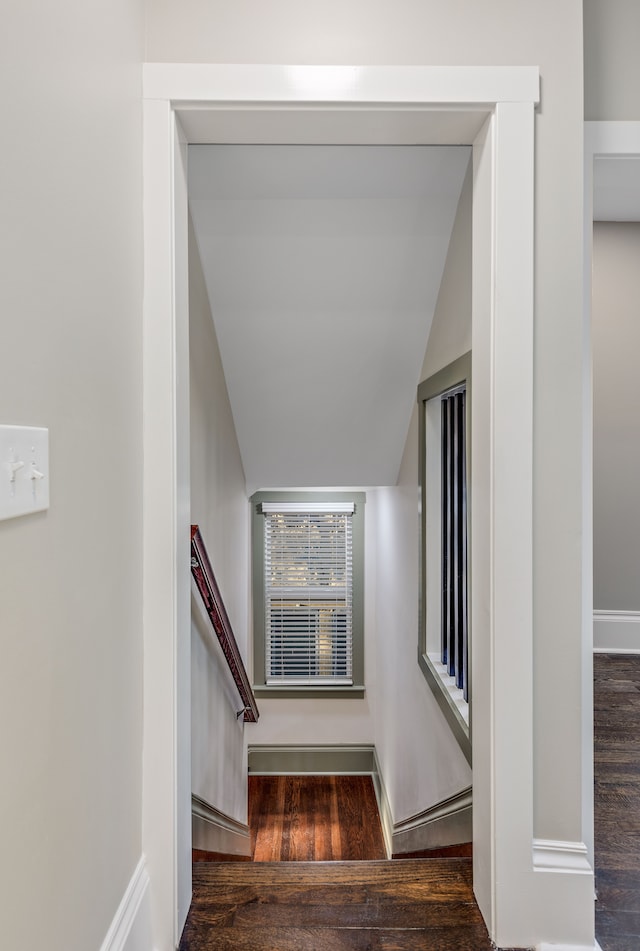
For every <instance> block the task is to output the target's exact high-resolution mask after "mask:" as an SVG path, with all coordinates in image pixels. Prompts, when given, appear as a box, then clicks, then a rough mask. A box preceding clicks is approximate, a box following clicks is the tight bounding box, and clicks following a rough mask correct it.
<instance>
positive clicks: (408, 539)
mask: <svg viewBox="0 0 640 951" xmlns="http://www.w3.org/2000/svg"><path fill="white" fill-rule="evenodd" d="M471 204H472V170H471V162H470V163H469V169H468V171H467V174H466V176H465V180H464V184H463V186H462V191H461V194H460V200H459V202H458V210H457V213H456V218H455V222H454V225H453V230H452V233H451V239H450V242H449V249H448V253H447V259H446V262H445V266H444V271H443V275H442V281H441V284H440V292H439V295H438V301H437V304H436V308H435V312H434V316H433V321H432V324H431V330H430V333H429V341H428V346H427V349H426V354H425V358H424V363H423V367H422V374H421V377H420V380H423V379H426V378H427V377H428V376H430V375H431V374H432V373H434V372H435V371H436V370H439V369H441V368H442V367H443V366H446V365H447V364H448V363H450V362H451V361H452V360H455V359H456V358H457V357H459V356H461V354H463V353H466V352H467V351H468V350H470V349H471ZM416 382H419V381H416ZM372 501H373V503H374V511H375V515H376V535H377V548H378V565H377V573H376V588H375V590H376V631H377V639H376V650H377V654H378V660H377V665H378V668H379V669H380V670H384V671H385V673H386V675H385V677H384V678H381V679H380V680H379V685H378V701H377V706H376V719H375V737H376V748H377V751H378V759H379V762H380V767H381V771H382V775H383V777H384V781H385V784H386V788H387V795H388V797H389V803H390V806H391V812H392V814H393V818H394V821H395V822H400V821H402V820H403V819H406V818H408V817H409V816H412V815H416V814H417V813H419V812H422V811H423V810H425V809H427V808H429V807H430V806H433V805H435V804H436V803H438V802H441V801H442V800H444V799H446V798H448V797H450V796H452V795H454V794H456V793H458V792H460V790H461V789H464V788H465V787H467V786H469V785H470V784H471V770H470V768H469V765H468V763H467V761H466V759H465V757H464V755H463V753H462V751H461V750H460V747H459V746H458V744H457V742H456V740H455V738H454V736H453V734H452V733H451V730H450V729H449V726H448V725H447V722H446V720H445V718H444V716H443V714H442V712H441V710H440V707H439V706H438V703H437V701H436V699H435V697H434V695H433V693H432V691H431V689H430V688H429V685H428V684H427V682H426V680H425V678H424V676H423V674H422V671H421V670H420V668H419V667H418V662H417V659H416V658H417V647H418V602H419V592H418V546H419V522H418V519H419V514H418V512H419V509H418V502H419V490H418V411H417V405H415V406H414V410H413V413H412V418H411V425H410V428H409V433H408V436H407V441H406V445H405V450H404V455H403V460H402V465H401V469H400V476H399V479H398V484H397V485H396V486H389V487H385V488H381V489H378V490H377V491H376V492H375V493H374V494H373V499H372ZM399 683H401V684H402V703H401V704H400V703H398V690H397V685H398V684H399ZM427 724H428V728H427V727H426V725H427Z"/></svg>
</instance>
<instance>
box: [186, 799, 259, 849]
mask: <svg viewBox="0 0 640 951" xmlns="http://www.w3.org/2000/svg"><path fill="white" fill-rule="evenodd" d="M191 838H192V847H193V848H194V849H199V850H202V851H204V852H221V853H225V854H227V855H238V856H246V855H249V856H250V855H251V838H250V835H249V826H248V825H247V824H246V823H243V822H238V820H237V819H232V818H231V816H228V815H226V814H225V813H224V812H221V811H220V810H219V809H216V808H215V807H214V806H212V805H211V804H210V803H208V802H206V801H205V800H204V799H201V798H200V797H199V796H196V795H192V796H191Z"/></svg>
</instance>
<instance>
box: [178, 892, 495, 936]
mask: <svg viewBox="0 0 640 951" xmlns="http://www.w3.org/2000/svg"><path fill="white" fill-rule="evenodd" d="M363 897H364V899H365V900H364V901H361V902H342V901H340V902H333V903H330V904H322V903H317V904H316V903H309V902H308V901H306V900H304V901H303V900H301V898H300V896H299V895H298V894H297V890H296V889H291V890H290V893H289V894H288V895H287V896H286V898H285V897H284V896H281V898H280V900H279V901H277V902H273V903H272V902H261V901H246V900H242V901H240V902H237V903H229V904H226V905H225V904H221V903H219V902H218V903H216V904H212V903H211V902H209V901H208V898H207V896H205V895H202V894H201V895H199V896H194V901H193V905H192V912H193V918H194V920H196V921H198V922H201V923H206V924H209V925H224V926H226V927H232V926H233V927H240V928H276V927H286V928H387V929H391V928H400V929H404V928H434V927H442V928H444V927H455V926H457V925H465V924H466V925H469V924H476V925H477V924H482V916H481V915H480V912H479V910H478V907H477V905H476V904H475V902H461V901H439V902H438V901H430V902H428V901H423V902H418V901H417V902H407V901H406V900H403V899H402V898H401V897H400V896H393V897H390V896H387V899H386V901H369V900H368V899H369V896H368V895H366V896H363Z"/></svg>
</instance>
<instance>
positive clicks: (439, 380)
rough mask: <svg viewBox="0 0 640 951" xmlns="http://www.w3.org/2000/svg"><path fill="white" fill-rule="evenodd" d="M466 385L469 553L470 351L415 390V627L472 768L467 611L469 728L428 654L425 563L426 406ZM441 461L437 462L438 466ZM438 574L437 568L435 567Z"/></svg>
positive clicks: (431, 680)
mask: <svg viewBox="0 0 640 951" xmlns="http://www.w3.org/2000/svg"><path fill="white" fill-rule="evenodd" d="M462 384H466V394H467V396H466V400H465V442H466V446H465V451H466V490H467V492H466V495H467V551H468V553H469V554H470V552H471V504H472V499H471V351H469V352H468V353H465V354H463V355H462V356H461V357H459V358H458V359H457V360H454V361H453V362H452V363H450V364H449V365H448V366H446V367H443V369H442V370H439V371H438V372H437V373H434V374H433V376H430V377H429V378H428V379H426V380H424V381H423V382H422V383H421V384H420V385H419V387H418V413H419V444H418V445H419V448H418V452H419V481H420V574H419V578H420V599H419V607H420V617H419V624H418V664H419V665H420V669H421V671H422V673H423V674H424V676H425V679H426V681H427V683H428V684H429V686H430V688H431V690H432V691H433V693H434V695H435V697H436V699H437V701H438V704H439V706H440V708H441V710H442V712H443V713H444V716H445V718H446V720H447V722H448V723H449V726H450V727H451V730H452V732H453V734H454V736H455V738H456V740H457V741H458V745H459V746H460V748H461V749H462V752H463V753H464V755H465V757H466V759H467V761H468V762H469V764H471V705H472V692H471V682H472V681H471V616H470V611H469V610H468V609H467V610H468V617H467V626H468V634H467V638H468V644H469V661H468V669H467V677H468V684H469V701H468V703H469V725H468V726H467V724H466V723H465V721H464V720H463V718H462V716H461V715H460V712H459V710H458V709H457V707H456V705H455V703H454V702H453V700H452V698H451V696H450V694H449V692H448V690H447V688H446V687H445V685H444V683H443V681H442V679H441V677H440V675H439V674H438V672H437V670H436V668H435V667H434V665H433V664H432V662H431V660H430V658H429V656H428V654H427V573H428V572H429V571H431V570H432V568H431V567H430V565H429V564H428V561H427V532H426V521H427V445H426V404H427V403H428V402H429V400H432V399H434V398H436V397H438V396H441V395H442V394H444V393H446V392H447V391H448V390H452V389H454V388H455V387H457V386H461V385H462ZM439 464H440V460H438V465H439ZM438 572H440V566H438ZM467 588H468V594H467V604H468V605H470V603H471V598H470V595H471V559H470V558H468V562H467Z"/></svg>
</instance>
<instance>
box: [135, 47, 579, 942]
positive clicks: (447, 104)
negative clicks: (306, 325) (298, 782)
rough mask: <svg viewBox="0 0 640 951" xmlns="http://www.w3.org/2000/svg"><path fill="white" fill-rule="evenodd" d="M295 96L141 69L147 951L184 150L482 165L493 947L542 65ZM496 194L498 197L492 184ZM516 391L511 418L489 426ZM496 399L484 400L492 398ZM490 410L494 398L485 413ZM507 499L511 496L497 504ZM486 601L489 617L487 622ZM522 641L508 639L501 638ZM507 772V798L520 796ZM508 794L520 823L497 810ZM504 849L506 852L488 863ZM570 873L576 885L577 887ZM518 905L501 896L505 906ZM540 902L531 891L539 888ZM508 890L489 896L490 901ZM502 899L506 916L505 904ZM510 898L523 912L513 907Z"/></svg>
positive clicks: (174, 578) (479, 245)
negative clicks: (244, 146)
mask: <svg viewBox="0 0 640 951" xmlns="http://www.w3.org/2000/svg"><path fill="white" fill-rule="evenodd" d="M313 70H315V72H314V77H315V78H314V77H311V80H312V81H311V84H309V79H310V77H309V75H307V76H306V82H305V87H304V90H303V89H301V87H296V84H295V77H294V76H292V74H291V71H290V70H288V69H287V67H279V66H278V67H276V66H264V67H243V66H210V67H209V66H206V67H205V66H202V67H201V66H198V67H196V66H179V65H160V64H157V65H156V64H148V65H147V66H146V67H145V79H144V82H145V115H144V141H145V173H144V195H145V197H144V201H145V275H146V277H145V307H144V367H145V372H144V407H145V445H144V451H145V475H144V574H143V577H144V581H143V585H144V605H145V607H144V644H145V679H144V697H145V700H144V704H145V709H144V722H145V737H144V759H143V771H144V780H143V785H144V794H143V813H144V814H143V848H144V851H145V853H146V855H147V859H148V863H149V868H150V873H151V877H152V881H153V885H154V888H153V917H154V930H155V932H156V934H157V936H158V937H156V942H161V941H164V940H167V938H166V937H165V938H162V937H160V936H162V935H164V936H167V935H169V933H171V936H172V937H171V940H173V941H176V940H177V937H178V936H179V934H180V931H181V929H182V924H183V922H184V920H185V917H186V912H187V909H188V905H189V900H190V895H191V880H190V832H189V828H190V769H189V764H190V756H189V720H190V706H189V667H190V665H189V643H188V642H189V638H188V630H189V621H188V619H189V590H190V588H189V584H190V582H189V566H188V560H187V559H186V558H183V552H184V551H187V550H188V527H189V499H188V486H189V472H188V458H189V451H188V435H187V434H188V356H187V346H186V345H187V341H186V326H187V319H188V300H187V281H186V263H187V216H186V201H187V193H186V151H187V145H188V143H189V142H192V143H195V142H200V143H202V142H229V141H234V142H239V141H240V142H242V141H245V142H255V141H256V139H258V140H259V141H262V142H264V141H265V136H266V137H267V138H268V137H269V136H270V137H271V140H272V141H276V142H290V143H294V144H295V143H305V142H316V143H319V144H321V143H322V142H323V141H324V142H329V143H336V142H352V143H354V144H366V143H373V144H384V143H383V142H381V140H384V141H385V142H391V143H400V144H403V143H405V144H406V143H415V142H416V141H417V142H418V143H424V144H466V145H472V146H473V151H474V225H473V228H474V239H473V254H474V287H473V352H474V369H475V386H474V397H473V399H474V407H473V411H474V437H473V439H474V444H473V446H472V453H473V458H474V476H473V479H475V480H477V488H475V490H474V491H475V497H476V499H478V500H479V501H480V500H484V502H485V504H484V505H483V504H478V505H477V506H476V512H478V513H479V514H478V516H477V518H476V520H475V521H474V523H473V525H472V537H473V543H472V551H471V561H472V564H473V565H474V594H473V597H472V603H471V613H472V619H473V620H472V623H473V625H474V638H475V639H474V644H475V645H476V646H475V647H474V650H476V651H477V658H476V659H475V660H474V663H473V665H472V666H473V671H474V674H473V676H474V701H475V707H474V744H478V748H479V749H481V750H482V751H483V753H485V752H486V756H485V755H483V756H482V757H481V758H479V759H478V762H477V764H476V765H475V770H474V795H475V802H474V822H475V829H474V866H475V867H474V879H475V883H474V887H475V892H476V897H477V899H478V902H479V904H480V907H481V909H482V912H483V915H484V917H485V920H486V922H487V925H488V927H489V931H490V933H491V935H492V937H494V938H495V939H496V940H498V941H501V920H500V917H499V916H498V915H497V912H496V909H497V908H501V907H505V908H508V907H509V906H510V905H513V903H514V902H515V901H516V897H515V892H518V894H519V889H520V886H521V883H522V880H523V877H525V878H527V879H528V880H529V881H530V882H531V885H532V889H531V892H532V899H531V901H532V904H535V903H536V902H537V901H539V898H538V896H537V894H536V888H535V885H534V882H535V883H539V882H540V881H541V878H544V873H538V875H537V876H534V874H533V866H532V861H531V835H532V829H531V815H532V811H533V810H532V805H531V802H532V795H533V792H532V790H533V787H534V783H533V776H532V768H533V767H532V763H533V757H532V734H533V729H532V723H533V702H532V684H531V669H530V656H531V640H532V618H531V611H530V610H527V606H530V605H531V603H532V590H531V585H532V582H531V563H532V534H531V526H532V514H531V513H532V460H531V453H532V431H531V420H532V400H533V385H532V332H531V328H532V320H533V161H534V158H533V156H534V150H533V109H534V104H535V102H536V101H537V99H538V73H537V69H534V68H501V69H496V70H491V69H483V68H479V69H474V68H451V69H432V68H430V67H415V68H413V67H406V68H405V67H394V68H391V69H389V68H385V69H382V68H376V67H367V68H362V69H357V70H354V71H352V72H351V73H349V74H348V76H347V78H348V80H349V81H348V82H347V83H346V85H344V86H343V87H342V88H340V89H336V88H335V85H334V86H333V88H332V90H331V92H327V88H326V85H324V86H323V78H324V79H326V77H327V76H328V75H329V74H330V73H331V70H332V67H314V68H313ZM497 180H499V182H500V188H499V189H497V188H496V181H497ZM507 391H508V403H509V406H510V412H509V413H500V412H496V405H501V403H500V401H501V398H502V394H504V396H505V397H506V394H507ZM491 394H493V398H490V395H491ZM496 401H497V403H496ZM496 482H500V483H502V484H514V485H518V487H519V491H518V494H517V499H514V498H510V497H507V496H505V495H501V494H499V493H497V492H496V491H495V486H496ZM487 602H491V604H492V611H491V612H490V613H489V615H487V614H486V612H485V611H484V610H479V608H480V605H481V604H485V603H487ZM514 627H517V628H518V630H519V632H520V637H519V638H518V639H517V641H515V640H514V639H513V638H512V637H511V636H510V634H511V631H512V630H513V629H514ZM498 654H499V656H500V658H501V663H504V664H506V665H508V667H509V669H510V671H511V677H512V678H515V680H516V681H517V682H518V684H519V693H520V703H519V706H518V710H517V713H516V714H515V715H516V716H517V719H518V733H519V737H520V742H519V743H518V746H517V750H516V751H515V757H516V760H517V761H514V750H513V744H511V743H510V740H509V737H510V734H511V727H512V724H510V725H509V726H508V728H507V725H506V724H504V723H503V722H501V721H500V720H499V719H498V718H496V717H495V715H494V711H495V709H496V706H497V705H499V700H500V694H501V691H502V690H503V689H504V688H505V686H506V685H504V684H502V683H501V681H500V680H499V679H497V680H496V679H495V678H493V677H492V676H491V675H490V669H489V668H490V665H491V664H492V663H493V658H494V657H495V656H496V655H498ZM514 776H517V777H518V782H517V786H518V789H517V790H514V789H513V786H514ZM501 788H505V789H509V790H510V791H511V793H512V794H514V796H515V798H516V799H517V801H518V802H519V804H520V806H521V808H520V809H519V810H518V812H517V813H515V814H513V815H510V816H506V815H502V814H498V813H497V812H496V810H494V808H493V801H494V796H495V793H496V790H500V789H501ZM503 838H504V839H506V838H508V839H509V841H510V843H511V845H512V848H511V849H510V850H508V849H504V850H500V851H499V852H497V851H496V848H495V845H496V842H499V841H501V840H502V839H503ZM568 877H569V876H567V878H568ZM512 891H513V892H514V894H513V895H511V892H512ZM538 891H539V890H538ZM498 893H499V895H498ZM498 897H499V899H500V900H499V901H498ZM517 900H518V901H519V900H520V899H519V898H518V899H517Z"/></svg>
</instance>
